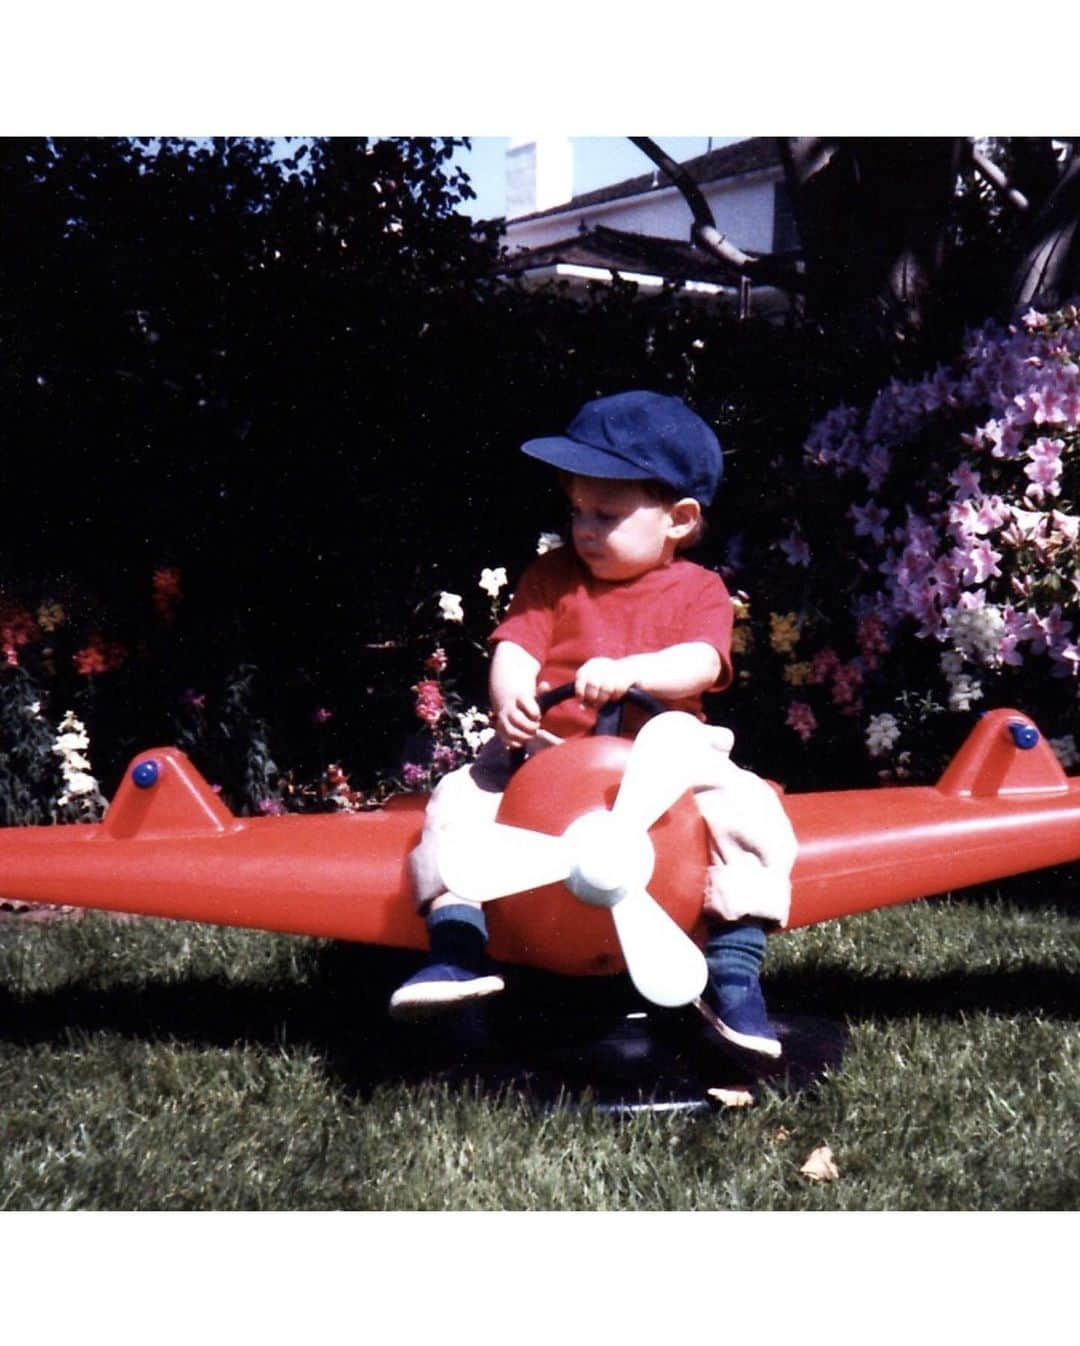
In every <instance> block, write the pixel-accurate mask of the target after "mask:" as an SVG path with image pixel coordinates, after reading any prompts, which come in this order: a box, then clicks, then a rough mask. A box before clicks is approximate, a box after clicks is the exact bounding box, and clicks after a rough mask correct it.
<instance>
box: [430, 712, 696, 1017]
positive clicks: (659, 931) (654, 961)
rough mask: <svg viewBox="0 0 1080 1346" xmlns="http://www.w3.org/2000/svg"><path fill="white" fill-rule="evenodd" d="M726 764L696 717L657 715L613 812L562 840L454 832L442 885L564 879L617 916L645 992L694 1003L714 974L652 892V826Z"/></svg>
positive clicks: (506, 886) (499, 831)
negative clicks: (649, 883) (703, 731)
mask: <svg viewBox="0 0 1080 1346" xmlns="http://www.w3.org/2000/svg"><path fill="white" fill-rule="evenodd" d="M717 761H718V759H717V755H716V753H715V752H714V751H713V749H712V748H711V747H710V746H709V745H708V743H707V741H706V740H705V738H704V736H703V733H702V727H701V725H700V723H699V722H698V721H697V720H695V719H694V718H693V716H691V715H687V714H685V713H684V712H681V711H668V712H667V713H665V714H663V715H658V716H657V717H656V718H655V719H653V720H650V721H649V722H648V723H647V724H646V725H645V726H644V727H643V728H642V729H641V731H640V733H639V734H638V736H637V738H636V740H635V741H634V747H633V750H632V752H631V753H630V759H629V761H628V763H627V767H626V773H625V775H624V777H623V780H622V784H621V785H620V787H619V793H618V795H617V796H616V799H615V803H614V805H613V807H612V808H611V810H610V811H609V810H607V809H597V810H596V811H595V812H592V813H587V814H585V815H584V816H583V817H580V818H578V819H576V820H575V821H574V822H573V823H571V824H570V826H569V827H568V828H567V829H566V831H565V832H564V833H563V835H562V836H561V837H553V836H548V835H546V834H545V833H543V832H533V831H531V830H529V829H528V828H523V827H511V826H508V825H506V824H505V823H487V824H480V825H477V826H474V827H465V828H452V829H449V830H448V831H447V832H446V834H445V835H444V837H443V838H442V840H441V841H440V845H439V853H438V866H439V874H440V877H441V879H442V882H443V884H444V885H445V887H446V889H447V891H448V892H451V893H456V894H457V895H458V896H459V897H463V898H466V899H467V900H469V901H472V902H490V901H492V900H494V899H496V898H500V897H507V896H509V895H510V894H511V893H521V892H528V891H530V890H531V889H533V888H540V887H543V886H545V885H546V884H549V883H556V882H559V881H562V882H564V883H565V884H566V885H567V887H568V888H569V889H570V891H571V892H572V893H573V894H574V896H575V897H577V898H579V899H580V900H581V901H582V902H586V903H588V904H589V905H590V906H597V907H607V908H608V909H609V910H610V912H611V916H612V920H613V921H614V923H615V932H616V934H617V936H618V939H619V945H620V947H621V949H622V953H623V957H624V959H625V960H626V966H627V970H628V971H629V973H630V978H631V980H632V981H633V983H634V985H635V986H636V987H637V989H638V991H639V992H640V993H641V995H643V996H644V997H645V998H646V999H647V1000H650V1001H652V1002H653V1003H654V1004H656V1005H662V1006H665V1007H668V1008H673V1007H675V1006H677V1005H687V1004H690V1003H691V1002H692V1001H694V1000H696V999H697V998H698V997H699V996H700V995H701V993H702V991H703V990H704V989H705V983H706V981H707V979H708V969H707V967H706V964H705V959H704V956H703V955H702V953H701V950H700V949H699V948H698V947H697V945H696V944H695V943H694V942H693V940H691V939H690V938H689V937H688V936H687V935H686V934H685V933H684V932H683V930H682V929H680V927H679V926H678V925H677V924H676V923H675V922H674V921H673V920H672V919H671V917H670V916H669V915H668V914H667V912H666V911H664V909H663V908H662V907H661V906H660V905H659V904H658V903H657V902H656V901H655V899H654V898H653V897H651V896H650V894H649V892H648V890H647V888H646V884H647V883H648V881H649V879H650V878H651V877H652V871H653V865H654V863H655V859H656V856H655V852H654V851H653V846H652V842H651V840H650V839H649V835H648V830H649V828H650V827H651V826H652V825H653V823H655V822H656V821H657V820H658V819H660V818H661V817H663V815H664V814H665V813H666V812H667V811H668V809H669V808H671V806H672V805H673V804H674V803H675V801H676V800H677V799H679V798H680V796H681V795H683V794H684V793H685V792H686V790H688V789H690V788H691V787H693V786H700V785H705V784H708V783H710V781H711V780H712V778H713V777H714V775H715V773H716V770H717Z"/></svg>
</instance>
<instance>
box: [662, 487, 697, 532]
mask: <svg viewBox="0 0 1080 1346" xmlns="http://www.w3.org/2000/svg"><path fill="white" fill-rule="evenodd" d="M700 522H701V504H700V502H699V501H697V500H695V499H694V498H693V497H692V496H686V497H685V498H684V499H682V500H676V501H675V503H674V505H672V507H671V527H670V528H669V529H668V536H669V537H673V538H674V539H675V541H676V542H681V541H682V540H683V538H685V537H689V536H690V534H691V533H692V532H693V531H694V529H695V528H697V526H698V524H700Z"/></svg>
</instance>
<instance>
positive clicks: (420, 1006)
mask: <svg viewBox="0 0 1080 1346" xmlns="http://www.w3.org/2000/svg"><path fill="white" fill-rule="evenodd" d="M505 989H506V983H505V982H504V981H503V979H502V977H477V978H475V979H474V980H473V981H462V982H456V981H428V982H420V983H419V984H418V985H417V986H410V987H408V988H407V989H406V988H405V987H402V988H401V989H400V990H397V991H395V992H394V994H393V995H392V996H391V997H390V1017H391V1019H427V1018H430V1017H431V1016H432V1015H435V1014H439V1013H441V1012H442V1011H443V1010H451V1009H457V1008H458V1007H459V1006H461V1005H468V1004H471V1003H472V1002H473V1001H474V1000H486V999H487V998H488V996H492V995H498V993H499V992H500V991H503V990H505Z"/></svg>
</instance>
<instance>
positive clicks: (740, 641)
mask: <svg viewBox="0 0 1080 1346" xmlns="http://www.w3.org/2000/svg"><path fill="white" fill-rule="evenodd" d="M753 643H754V639H753V635H752V634H751V631H750V628H749V626H743V625H740V626H736V627H735V629H734V630H733V631H732V633H731V652H732V654H745V653H746V652H747V650H749V649H750V646H751V645H752V644H753Z"/></svg>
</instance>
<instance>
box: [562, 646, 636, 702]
mask: <svg viewBox="0 0 1080 1346" xmlns="http://www.w3.org/2000/svg"><path fill="white" fill-rule="evenodd" d="M634 681H635V679H634V672H633V667H632V665H631V663H630V661H629V660H628V659H604V658H597V659H589V660H587V661H586V662H585V663H583V664H582V665H581V667H580V668H579V669H578V671H577V676H576V677H575V678H574V691H575V692H576V693H577V695H578V696H580V697H581V699H582V701H584V702H585V704H586V705H587V706H596V707H600V706H606V705H607V703H608V702H609V701H618V699H619V698H620V697H621V696H625V695H626V693H627V692H628V691H629V690H630V688H631V687H632V686H633V685H634Z"/></svg>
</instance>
